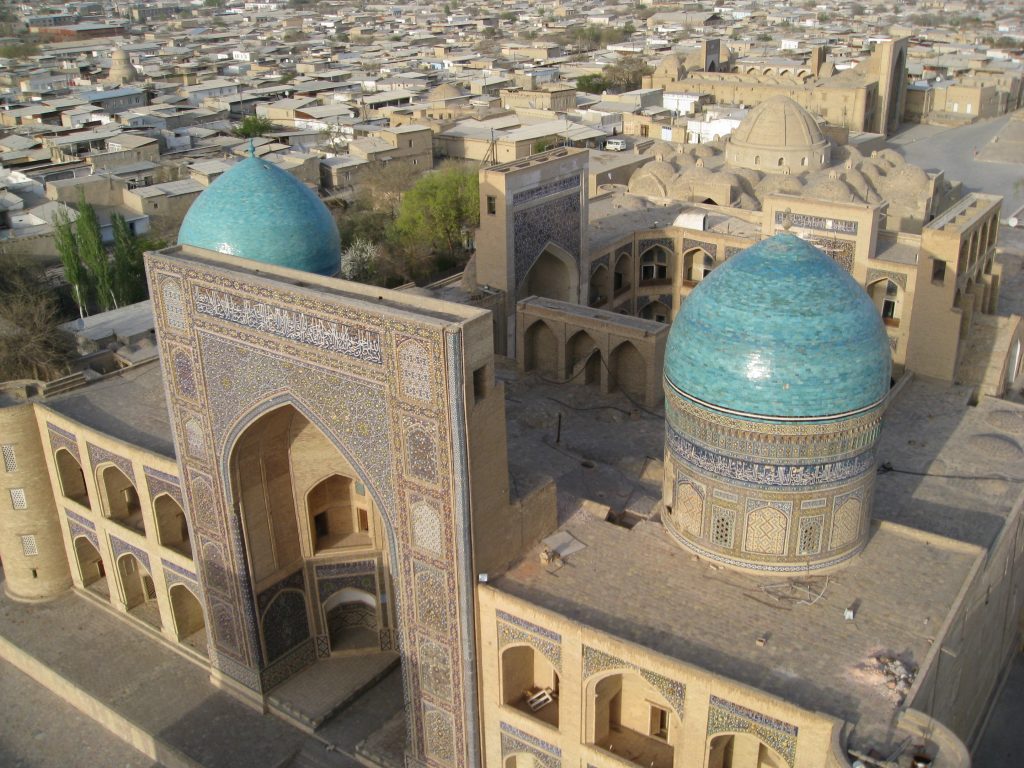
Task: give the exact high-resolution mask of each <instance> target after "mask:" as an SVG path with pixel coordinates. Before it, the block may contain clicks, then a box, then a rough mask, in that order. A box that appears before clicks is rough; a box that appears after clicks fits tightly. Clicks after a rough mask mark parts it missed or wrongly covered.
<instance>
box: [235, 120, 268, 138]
mask: <svg viewBox="0 0 1024 768" xmlns="http://www.w3.org/2000/svg"><path fill="white" fill-rule="evenodd" d="M272 130H274V124H273V123H272V122H271V121H270V120H268V119H267V118H265V117H261V116H259V115H246V116H245V117H244V118H242V122H240V123H239V124H238V125H236V126H235V127H234V129H233V130H232V133H233V134H235V136H238V137H239V138H242V139H254V138H256V137H257V136H262V135H263V134H265V133H270V132H271V131H272Z"/></svg>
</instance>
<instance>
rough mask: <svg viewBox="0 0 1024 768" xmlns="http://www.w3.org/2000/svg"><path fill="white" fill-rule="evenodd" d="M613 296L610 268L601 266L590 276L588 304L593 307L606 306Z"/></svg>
mask: <svg viewBox="0 0 1024 768" xmlns="http://www.w3.org/2000/svg"><path fill="white" fill-rule="evenodd" d="M610 296H611V276H610V273H609V272H608V267H606V266H605V265H604V264H599V265H598V266H597V267H596V268H595V269H594V271H593V272H592V273H591V275H590V295H589V297H588V303H589V304H590V306H592V307H599V306H601V305H603V304H605V303H606V302H607V301H608V299H609V297H610Z"/></svg>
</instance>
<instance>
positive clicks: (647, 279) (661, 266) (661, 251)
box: [640, 245, 672, 285]
mask: <svg viewBox="0 0 1024 768" xmlns="http://www.w3.org/2000/svg"><path fill="white" fill-rule="evenodd" d="M671 261H672V254H671V253H670V252H669V250H668V249H667V248H664V247H662V246H660V245H654V246H651V247H650V248H648V249H647V250H646V251H644V252H643V253H642V254H640V284H641V285H644V284H652V283H653V284H657V283H661V282H664V281H667V280H670V279H671V278H670V277H669V275H670V272H669V268H670V264H671Z"/></svg>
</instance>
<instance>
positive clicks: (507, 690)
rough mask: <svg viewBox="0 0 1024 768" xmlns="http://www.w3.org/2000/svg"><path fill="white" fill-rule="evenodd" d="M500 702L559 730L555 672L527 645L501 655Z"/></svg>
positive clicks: (556, 673)
mask: <svg viewBox="0 0 1024 768" xmlns="http://www.w3.org/2000/svg"><path fill="white" fill-rule="evenodd" d="M501 701H502V703H503V704H505V705H507V706H510V707H515V708H516V709H518V710H519V711H521V712H525V713H526V714H527V715H529V716H530V717H534V718H536V719H538V720H541V721H543V722H545V723H547V724H548V725H553V726H554V727H555V728H557V727H558V716H559V707H560V703H559V696H558V672H556V671H555V668H554V667H553V666H552V664H551V662H550V661H548V660H547V659H546V658H545V657H544V655H543V654H541V653H538V652H537V651H536V650H535V649H534V648H533V647H532V646H530V645H514V646H511V647H509V648H506V649H505V650H503V651H502V652H501Z"/></svg>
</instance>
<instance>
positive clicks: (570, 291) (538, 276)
mask: <svg viewBox="0 0 1024 768" xmlns="http://www.w3.org/2000/svg"><path fill="white" fill-rule="evenodd" d="M578 286H579V274H578V271H577V268H576V263H575V262H574V261H573V259H572V257H570V256H569V255H568V254H567V253H565V252H564V251H562V250H561V249H559V248H555V247H553V246H550V245H549V246H548V247H547V248H545V249H544V251H543V252H542V253H541V255H540V256H538V257H537V260H536V261H535V262H533V266H531V267H530V270H529V271H528V272H527V273H526V276H525V277H524V278H523V282H522V284H521V285H520V289H519V298H521V299H522V298H526V297H527V296H542V297H544V298H546V299H555V300H556V301H568V302H573V303H575V301H576V296H577V293H578Z"/></svg>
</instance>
